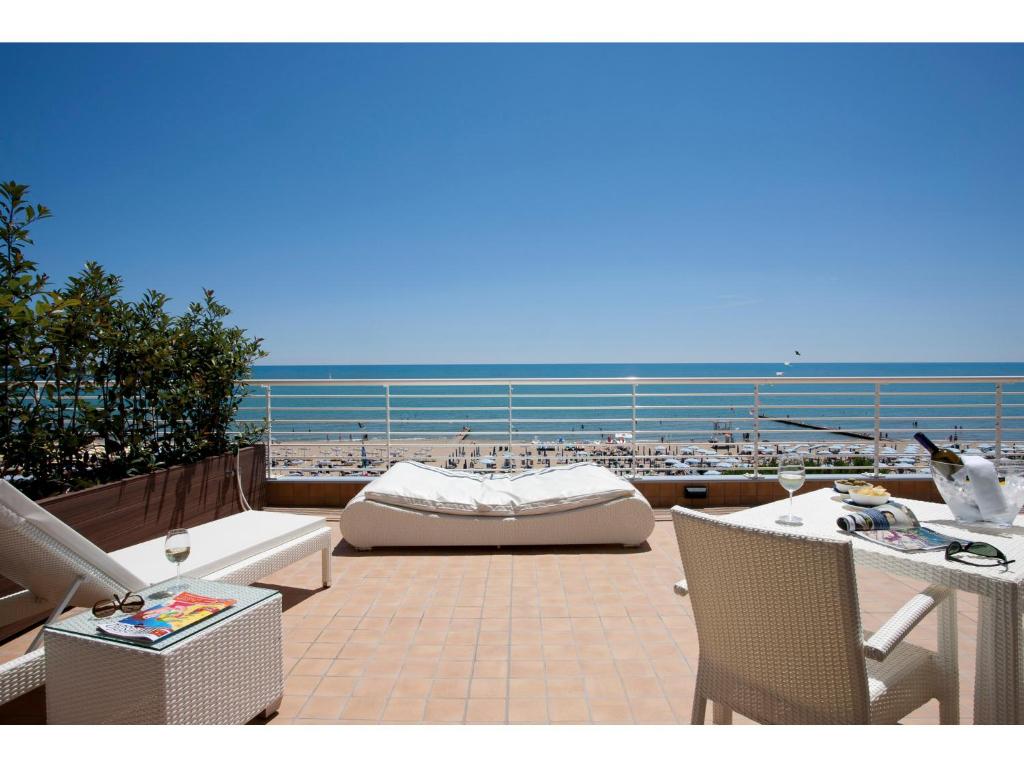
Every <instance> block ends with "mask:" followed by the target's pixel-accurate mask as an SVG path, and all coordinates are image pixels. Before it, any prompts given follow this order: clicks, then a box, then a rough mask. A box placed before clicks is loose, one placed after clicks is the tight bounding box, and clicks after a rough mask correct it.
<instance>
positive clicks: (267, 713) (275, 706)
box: [260, 696, 284, 720]
mask: <svg viewBox="0 0 1024 768" xmlns="http://www.w3.org/2000/svg"><path fill="white" fill-rule="evenodd" d="M283 699H284V696H278V697H277V698H276V699H274V700H273V701H272V702H270V703H269V704H267V706H266V708H265V709H264V710H263V711H262V712H261V713H260V716H261V717H262V718H263V719H264V720H269V719H270V718H272V717H273V716H274V715H276V714H277V710H279V709H280V708H281V702H282V701H283Z"/></svg>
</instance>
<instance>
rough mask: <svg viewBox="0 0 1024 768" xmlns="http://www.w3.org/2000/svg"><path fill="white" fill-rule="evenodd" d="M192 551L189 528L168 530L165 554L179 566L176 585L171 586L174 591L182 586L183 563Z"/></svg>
mask: <svg viewBox="0 0 1024 768" xmlns="http://www.w3.org/2000/svg"><path fill="white" fill-rule="evenodd" d="M191 551H192V545H191V543H190V542H189V538H188V531H187V530H185V529H184V528H175V529H173V530H171V531H168V532H167V538H166V539H164V554H165V555H166V556H167V559H168V560H170V561H171V562H172V563H174V565H175V567H176V568H177V577H176V578H175V583H174V586H172V587H170V588H169V589H171V590H172V591H174V590H178V589H181V588H182V584H181V564H182V563H183V562H185V560H186V559H188V556H189V553H190V552H191Z"/></svg>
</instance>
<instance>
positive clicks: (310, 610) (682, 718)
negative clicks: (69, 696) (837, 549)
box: [0, 515, 977, 725]
mask: <svg viewBox="0 0 1024 768" xmlns="http://www.w3.org/2000/svg"><path fill="white" fill-rule="evenodd" d="M659 517H660V518H664V515H659ZM332 527H333V528H334V542H333V543H334V544H335V546H334V549H333V566H334V574H335V579H334V584H333V586H332V587H330V588H329V589H325V590H322V589H319V568H320V563H319V558H318V557H317V556H311V557H309V558H306V559H305V560H304V561H302V562H300V563H297V564H295V565H292V566H289V567H287V568H285V569H283V570H281V571H279V572H278V573H276V574H274V576H273V577H272V578H268V579H266V585H267V586H270V587H273V588H275V589H280V590H281V591H282V592H283V593H284V596H285V606H286V609H285V612H284V627H285V628H284V638H285V641H284V654H285V674H286V678H285V697H284V700H283V702H282V705H281V708H280V711H279V713H278V715H277V716H276V717H274V718H272V719H270V720H269V721H263V720H256V721H254V722H255V723H263V722H266V723H267V724H269V725H279V724H287V723H295V724H324V723H352V724H368V723H638V724H644V723H688V722H689V718H690V708H691V705H692V697H693V685H694V671H695V669H696V660H697V651H698V648H697V635H696V629H695V627H694V623H693V617H692V614H691V612H690V608H689V600H688V599H687V598H681V597H679V596H677V595H675V594H674V593H673V591H672V584H673V583H674V582H675V581H677V580H678V579H679V578H681V576H682V567H681V566H680V562H679V552H678V549H677V547H676V543H675V538H674V535H673V532H672V524H671V522H669V521H667V520H664V519H660V520H659V521H658V522H657V523H656V524H655V530H654V533H653V535H652V536H651V537H650V539H649V542H648V543H649V547H648V548H644V549H642V550H626V549H622V548H621V547H579V548H573V547H569V548H566V547H558V548H526V549H522V550H494V549H470V550H456V549H452V550H445V551H433V550H429V551H422V550H392V551H381V552H370V553H359V552H356V551H355V550H353V549H351V548H350V547H348V546H347V545H346V544H345V543H344V542H342V541H340V534H339V533H338V529H337V522H336V518H335V520H334V521H332ZM858 575H859V586H860V597H861V606H862V613H863V620H864V625H865V628H866V629H870V630H873V629H876V628H877V627H878V626H879V625H881V623H882V622H883V621H884V620H885V619H886V618H888V617H889V616H890V615H891V614H892V613H893V611H895V610H896V609H897V608H898V607H899V606H900V605H902V604H903V603H904V602H905V601H906V600H907V599H908V598H909V597H911V596H912V595H913V594H914V593H915V592H917V591H919V590H920V588H921V587H922V586H923V585H922V584H921V583H919V582H916V581H913V580H910V579H905V578H895V577H892V576H890V575H887V574H884V573H881V572H878V571H871V570H867V569H861V570H860V572H859V574H858ZM976 617H977V606H976V602H975V601H974V600H972V596H970V595H963V596H962V597H961V599H960V601H959V619H960V646H959V653H960V668H961V672H960V685H961V720H962V722H970V719H971V700H972V691H973V669H974V648H975V638H976V627H975V625H976ZM36 631H38V630H36ZM34 634H35V632H32V633H29V634H25V635H22V636H20V637H18V638H16V639H14V640H11V641H8V642H7V643H5V644H3V645H2V646H0V663H3V662H5V661H7V660H9V659H11V658H13V657H15V656H17V655H19V654H20V653H23V652H24V650H25V649H26V648H27V646H28V644H29V643H30V641H31V639H32V637H33V636H34ZM935 634H936V633H935V623H934V620H933V619H931V618H929V619H926V620H925V621H924V622H922V624H921V625H920V626H919V627H918V628H917V629H915V630H914V632H913V633H912V634H911V636H910V640H911V641H912V642H915V643H918V644H920V645H922V646H924V647H934V642H935V641H934V638H935ZM44 696H45V691H44V690H37V691H35V692H33V693H30V694H27V695H26V696H23V697H22V698H20V699H17V700H15V701H13V702H11V703H9V704H7V705H5V706H4V707H0V723H43V722H45V714H46V713H45V699H44ZM737 722H743V720H742V718H737ZM904 722H907V723H937V722H938V707H937V705H935V703H934V702H932V703H930V704H929V705H927V706H926V707H924V708H922V709H920V710H918V711H917V712H915V713H914V715H913V717H911V718H909V719H907V720H906V721H904Z"/></svg>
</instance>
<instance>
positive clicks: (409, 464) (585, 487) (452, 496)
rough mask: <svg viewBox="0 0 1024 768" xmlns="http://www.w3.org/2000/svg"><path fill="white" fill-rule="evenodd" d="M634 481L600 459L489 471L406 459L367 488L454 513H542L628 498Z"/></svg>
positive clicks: (385, 499)
mask: <svg viewBox="0 0 1024 768" xmlns="http://www.w3.org/2000/svg"><path fill="white" fill-rule="evenodd" d="M635 493H636V491H635V489H634V488H633V486H632V485H630V484H629V483H628V482H626V481H625V480H623V479H622V478H620V477H616V476H615V475H614V474H612V473H611V472H610V471H609V470H607V469H605V468H604V467H600V466H598V465H597V464H572V465H569V466H560V467H549V468H546V469H534V470H528V471H526V472H521V473H519V474H514V475H486V474H483V475H481V474H474V473H472V472H462V471H458V470H450V469H441V468H439V467H430V466H427V465H426V464H420V463H419V462H415V461H402V462H399V463H398V464H396V465H395V466H393V467H392V468H391V469H389V470H388V471H387V472H385V473H384V474H383V475H382V476H381V477H379V478H377V479H376V480H374V481H372V482H371V483H370V484H369V485H367V486H366V488H365V489H364V490H363V495H364V497H365V498H367V499H370V500H371V501H376V502H378V503H381V504H391V505H393V506H398V507H404V508H405V509H413V510H417V511H420V512H438V513H443V514H449V515H493V516H500V517H507V516H514V515H541V514H548V513H551V512H564V511H566V510H569V509H577V508H579V507H587V506H590V505H592V504H601V503H603V502H606V501H613V500H615V499H622V498H627V497H629V496H633V495H634V494H635Z"/></svg>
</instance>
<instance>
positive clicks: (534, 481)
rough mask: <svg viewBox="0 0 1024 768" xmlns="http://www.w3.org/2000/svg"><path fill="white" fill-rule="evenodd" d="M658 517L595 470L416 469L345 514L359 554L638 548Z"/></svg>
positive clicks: (397, 472) (379, 486)
mask: <svg viewBox="0 0 1024 768" xmlns="http://www.w3.org/2000/svg"><path fill="white" fill-rule="evenodd" d="M653 530H654V512H653V510H652V509H651V505H650V504H649V503H648V502H647V500H646V499H645V498H644V497H643V496H642V495H641V494H640V493H639V491H637V490H636V489H635V488H634V487H633V486H632V485H631V484H630V483H628V482H626V481H625V480H623V479H622V478H620V477H617V476H616V475H614V474H613V473H612V472H610V471H609V470H607V469H605V468H604V467H600V466H598V465H596V464H574V465H568V466H557V467H550V468H546V469H539V470H530V471H527V472H521V473H519V474H508V475H481V474H477V473H473V472H464V471H458V470H448V469H442V468H440V467H431V466H427V465H424V464H419V463H417V462H412V461H403V462H399V463H398V464H396V465H395V466H393V467H392V468H391V469H390V470H388V472H386V473H385V474H384V475H382V476H381V477H379V478H377V479H376V480H374V481H372V482H371V483H369V484H368V485H367V486H366V487H365V488H363V490H362V491H360V492H359V494H358V495H357V496H356V497H355V498H354V499H352V501H350V502H349V503H348V505H347V506H346V507H345V509H344V510H343V512H342V514H341V533H342V536H343V537H344V539H345V541H347V542H348V543H349V544H351V545H352V546H353V547H355V548H356V549H364V550H365V549H372V548H374V547H418V546H433V547H472V546H513V545H532V546H548V545H556V544H568V545H573V544H575V545H580V544H622V545H624V546H639V545H641V544H643V543H644V542H645V541H646V540H647V537H648V536H650V534H651V532H652V531H653Z"/></svg>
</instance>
